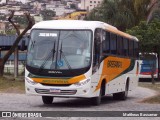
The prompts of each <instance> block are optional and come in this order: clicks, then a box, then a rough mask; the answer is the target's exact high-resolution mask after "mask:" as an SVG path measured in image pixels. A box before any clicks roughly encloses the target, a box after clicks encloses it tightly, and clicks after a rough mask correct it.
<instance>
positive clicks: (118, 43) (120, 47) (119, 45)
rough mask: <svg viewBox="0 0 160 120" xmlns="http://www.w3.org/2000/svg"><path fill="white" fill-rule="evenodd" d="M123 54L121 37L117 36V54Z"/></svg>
mask: <svg viewBox="0 0 160 120" xmlns="http://www.w3.org/2000/svg"><path fill="white" fill-rule="evenodd" d="M122 53H123V37H121V36H117V54H118V55H122Z"/></svg>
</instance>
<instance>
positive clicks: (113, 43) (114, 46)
mask: <svg viewBox="0 0 160 120" xmlns="http://www.w3.org/2000/svg"><path fill="white" fill-rule="evenodd" d="M110 47H111V54H114V55H115V54H117V35H115V34H112V33H111V39H110Z"/></svg>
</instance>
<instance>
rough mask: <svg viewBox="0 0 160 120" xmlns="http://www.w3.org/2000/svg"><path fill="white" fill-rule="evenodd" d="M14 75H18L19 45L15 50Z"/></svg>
mask: <svg viewBox="0 0 160 120" xmlns="http://www.w3.org/2000/svg"><path fill="white" fill-rule="evenodd" d="M14 77H15V78H17V77H18V47H16V48H15V52H14Z"/></svg>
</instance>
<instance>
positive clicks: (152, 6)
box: [134, 0, 160, 23]
mask: <svg viewBox="0 0 160 120" xmlns="http://www.w3.org/2000/svg"><path fill="white" fill-rule="evenodd" d="M134 8H135V10H136V13H137V14H138V15H139V16H140V15H141V16H142V17H144V18H145V19H146V20H147V23H148V22H150V21H151V20H152V19H153V17H154V16H153V15H154V13H155V12H157V11H158V10H160V0H134ZM159 14H160V12H159Z"/></svg>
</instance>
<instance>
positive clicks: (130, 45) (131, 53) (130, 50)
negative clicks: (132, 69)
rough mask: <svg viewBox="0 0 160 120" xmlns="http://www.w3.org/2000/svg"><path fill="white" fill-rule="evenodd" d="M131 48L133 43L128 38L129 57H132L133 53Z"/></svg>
mask: <svg viewBox="0 0 160 120" xmlns="http://www.w3.org/2000/svg"><path fill="white" fill-rule="evenodd" d="M133 48H134V44H133V40H129V56H130V57H134V55H133V51H134V50H133Z"/></svg>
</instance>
